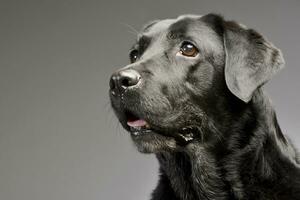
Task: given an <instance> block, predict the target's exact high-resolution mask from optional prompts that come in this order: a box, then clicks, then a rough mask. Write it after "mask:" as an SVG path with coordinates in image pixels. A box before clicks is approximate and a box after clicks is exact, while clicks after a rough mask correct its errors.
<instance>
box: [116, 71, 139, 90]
mask: <svg viewBox="0 0 300 200" xmlns="http://www.w3.org/2000/svg"><path fill="white" fill-rule="evenodd" d="M120 75H121V76H120V80H119V81H120V82H119V83H120V85H121V86H122V87H124V88H128V87H131V86H134V85H136V84H138V82H139V81H140V79H141V76H140V74H139V73H138V72H137V71H134V70H126V71H122V72H121V73H120Z"/></svg>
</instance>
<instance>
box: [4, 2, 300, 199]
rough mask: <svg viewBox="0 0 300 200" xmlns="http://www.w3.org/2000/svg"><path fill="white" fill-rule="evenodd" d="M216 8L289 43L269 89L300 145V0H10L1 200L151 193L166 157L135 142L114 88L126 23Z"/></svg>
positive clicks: (125, 45) (127, 34) (129, 37)
mask: <svg viewBox="0 0 300 200" xmlns="http://www.w3.org/2000/svg"><path fill="white" fill-rule="evenodd" d="M211 11H214V12H217V13H221V14H223V15H224V16H225V17H226V18H227V19H235V20H237V21H239V22H241V23H243V24H246V25H247V26H248V27H253V28H255V29H257V30H258V31H259V32H261V33H262V34H264V35H266V36H267V38H268V39H269V40H270V41H272V42H274V43H275V44H276V45H277V46H278V47H279V48H281V49H282V51H283V54H284V57H285V60H286V63H287V67H286V68H285V69H284V70H283V71H282V72H281V73H280V74H279V75H277V76H276V77H275V79H273V80H272V81H271V82H270V83H269V84H268V85H267V87H266V88H267V90H268V93H269V94H270V96H271V98H272V99H273V103H274V105H275V107H276V109H277V114H278V117H279V122H280V124H281V127H282V129H283V132H284V133H287V134H288V135H289V136H290V137H291V138H292V139H293V140H294V143H295V145H296V146H297V147H300V135H299V134H298V130H300V121H299V112H300V103H299V102H300V95H299V88H300V82H299V76H300V69H299V52H300V37H299V34H300V20H299V19H300V12H299V11H300V2H299V1H297V0H294V1H293V0H290V1H289V0H284V1H275V0H269V1H260V0H256V1H254V0H251V1H233V0H231V1H225V0H223V1H212V0H208V1H201V0H197V1H188V0H180V1H174V0H168V1H167V0H164V1H153V0H152V1H150V0H148V1H141V0H139V1H138V0H136V1H121V0H120V1H112V0H110V1H107V2H104V1H96V0H95V1H78V0H75V1H68V0H59V1H58V0H52V1H43V0H39V1H19V2H16V1H14V0H9V1H3V0H1V2H0V199H1V200H82V199H88V200H96V199H97V200H99V199H101V200H104V199H105V200H106V199H126V200H140V199H148V196H149V194H150V191H151V190H152V189H153V188H154V186H155V184H156V181H157V167H158V166H157V162H156V160H155V158H154V156H153V155H142V154H140V153H138V152H137V151H136V150H135V148H134V146H133V145H132V144H131V141H130V139H129V137H128V134H127V133H125V131H123V130H122V128H121V127H120V125H118V123H117V120H116V118H115V117H114V115H113V112H112V110H111V109H110V105H109V100H108V95H107V94H108V80H109V76H110V74H111V73H112V72H113V71H114V70H116V69H117V68H119V67H122V66H124V65H126V64H127V63H128V58H127V53H128V49H129V47H130V46H131V44H132V42H133V41H134V39H135V35H134V34H132V32H133V31H132V30H131V29H130V28H128V27H127V25H125V24H128V25H130V26H133V27H134V28H136V29H139V28H141V26H142V24H144V23H145V22H147V21H149V20H152V19H163V18H167V17H176V16H177V15H180V14H184V13H194V14H205V13H208V12H211Z"/></svg>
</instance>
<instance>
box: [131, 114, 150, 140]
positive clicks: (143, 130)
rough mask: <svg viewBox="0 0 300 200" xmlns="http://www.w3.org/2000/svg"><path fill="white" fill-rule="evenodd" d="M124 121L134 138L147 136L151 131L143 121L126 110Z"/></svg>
mask: <svg viewBox="0 0 300 200" xmlns="http://www.w3.org/2000/svg"><path fill="white" fill-rule="evenodd" d="M125 119H126V124H127V126H128V128H129V131H130V133H131V134H132V135H134V136H139V135H143V134H147V133H150V132H151V131H152V129H151V126H150V125H149V123H148V122H147V121H146V120H145V119H142V118H140V117H138V116H137V115H135V114H133V113H132V112H130V111H128V110H126V111H125Z"/></svg>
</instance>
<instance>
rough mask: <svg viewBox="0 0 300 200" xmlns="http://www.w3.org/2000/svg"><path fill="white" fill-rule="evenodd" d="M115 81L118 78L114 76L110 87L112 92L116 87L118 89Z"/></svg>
mask: <svg viewBox="0 0 300 200" xmlns="http://www.w3.org/2000/svg"><path fill="white" fill-rule="evenodd" d="M115 79H116V78H115V77H114V76H112V77H111V78H110V80H109V87H110V89H111V90H114V89H115V87H116V84H115Z"/></svg>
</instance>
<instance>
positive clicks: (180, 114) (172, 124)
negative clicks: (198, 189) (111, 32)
mask: <svg viewBox="0 0 300 200" xmlns="http://www.w3.org/2000/svg"><path fill="white" fill-rule="evenodd" d="M129 56H130V61H131V64H129V65H127V66H125V67H124V68H121V69H120V70H118V71H116V72H115V73H114V74H113V75H112V76H111V80H110V92H109V93H110V99H111V105H112V107H113V109H114V111H115V113H116V115H117V117H118V119H119V121H120V123H121V124H122V125H123V127H124V128H125V129H126V130H127V131H128V132H130V133H131V137H132V139H133V141H134V142H135V144H136V145H137V147H138V149H139V150H140V151H141V152H161V151H176V150H178V149H181V148H184V147H185V146H186V145H187V144H189V143H192V142H202V143H209V142H210V141H213V140H216V139H217V138H218V137H220V135H221V134H222V130H221V131H220V126H222V127H221V128H226V124H230V123H231V120H234V117H231V116H237V115H238V114H237V113H239V112H240V110H242V109H243V108H244V107H246V106H247V104H249V102H251V98H252V96H253V94H254V93H255V91H256V90H257V89H258V88H260V87H261V86H262V85H263V84H264V83H266V82H267V81H268V80H269V79H270V78H271V77H272V76H273V75H274V74H275V73H276V72H278V71H279V69H281V68H282V66H283V64H284V61H283V58H282V55H281V52H280V50H278V49H277V48H276V47H275V46H274V45H273V44H272V43H270V42H268V41H267V40H266V39H265V38H264V37H263V36H262V35H260V34H259V33H257V32H256V31H254V30H252V29H247V28H246V27H244V26H243V25H240V24H238V23H235V22H232V21H225V20H224V19H223V18H222V17H220V16H218V15H214V14H208V15H205V16H194V15H185V16H180V17H178V18H177V19H166V20H159V21H154V22H151V23H149V24H147V25H146V26H145V27H144V28H143V30H142V31H141V33H140V34H139V36H138V39H137V42H136V43H135V44H134V45H133V47H132V49H131V51H130V55H129ZM232 113H235V115H233V114H232ZM216 124H219V128H216V127H217V126H216ZM214 129H216V130H214ZM217 129H218V130H217ZM218 132H219V133H218ZM218 134H219V135H218Z"/></svg>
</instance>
